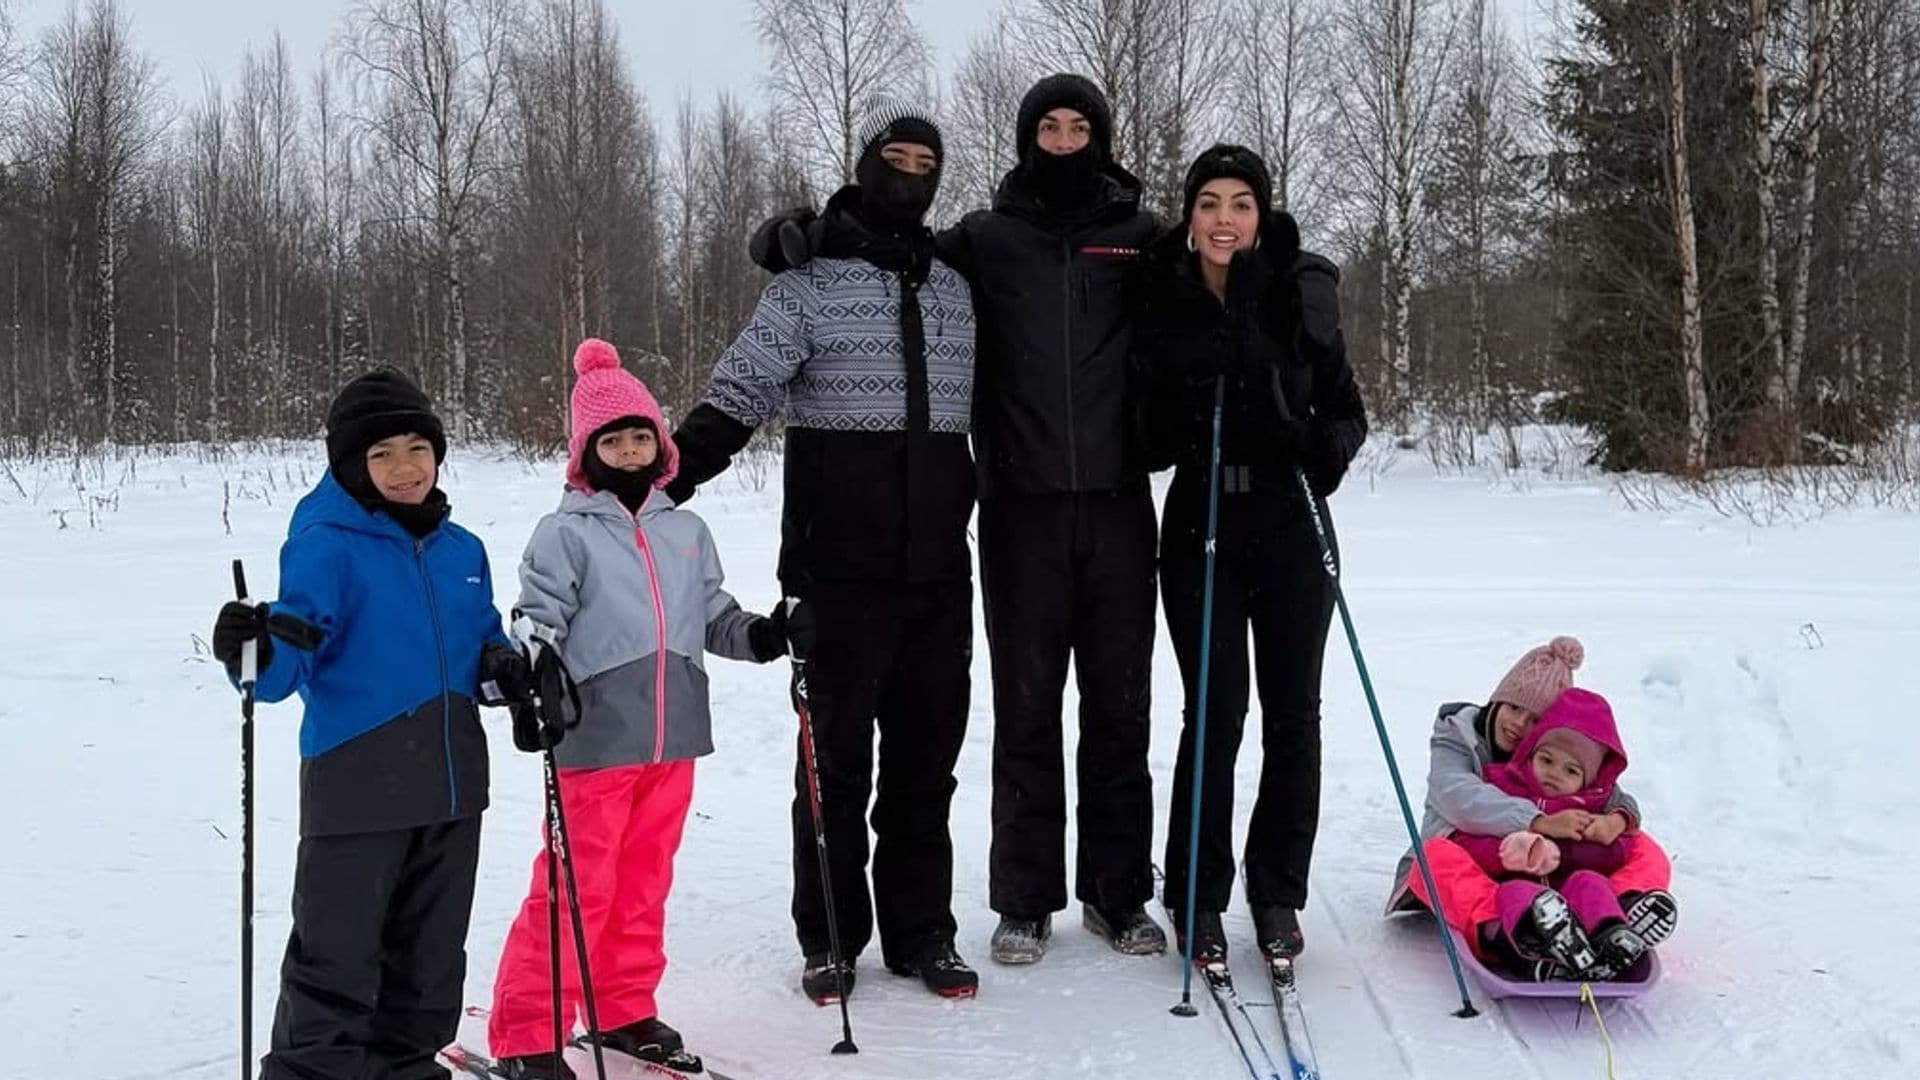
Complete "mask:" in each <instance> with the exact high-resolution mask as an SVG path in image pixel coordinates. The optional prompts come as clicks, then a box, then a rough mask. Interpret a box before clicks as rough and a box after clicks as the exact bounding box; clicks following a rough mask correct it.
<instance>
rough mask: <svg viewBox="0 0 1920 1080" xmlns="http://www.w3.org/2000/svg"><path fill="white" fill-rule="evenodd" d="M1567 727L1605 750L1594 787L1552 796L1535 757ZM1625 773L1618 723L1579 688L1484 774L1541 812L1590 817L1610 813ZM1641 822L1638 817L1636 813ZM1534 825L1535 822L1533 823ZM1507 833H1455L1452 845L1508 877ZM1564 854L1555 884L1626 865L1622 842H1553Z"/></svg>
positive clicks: (1569, 694) (1494, 872)
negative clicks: (1575, 700) (1575, 699)
mask: <svg viewBox="0 0 1920 1080" xmlns="http://www.w3.org/2000/svg"><path fill="white" fill-rule="evenodd" d="M1573 695H1581V696H1584V697H1585V698H1586V699H1588V700H1589V701H1600V702H1601V707H1600V708H1592V707H1584V708H1581V707H1574V708H1569V707H1567V706H1568V698H1569V696H1573ZM1558 728H1566V729H1568V730H1570V731H1573V732H1576V733H1577V734H1580V735H1583V736H1585V737H1586V738H1589V739H1591V740H1593V741H1594V742H1596V743H1598V744H1599V745H1600V747H1601V749H1602V751H1603V754H1602V756H1601V759H1600V768H1599V770H1598V771H1597V773H1596V774H1595V776H1594V777H1593V778H1592V780H1591V782H1589V783H1588V784H1587V786H1586V787H1585V788H1583V789H1581V790H1580V791H1577V792H1574V793H1572V794H1570V795H1554V794H1551V793H1549V792H1548V791H1547V790H1546V789H1545V788H1543V787H1541V785H1540V781H1539V779H1538V778H1537V777H1535V776H1534V773H1533V752H1534V749H1535V748H1536V747H1538V746H1539V745H1540V740H1541V738H1542V737H1543V736H1545V735H1546V734H1547V733H1548V732H1550V731H1553V730H1555V729H1558ZM1626 768H1627V753H1626V750H1624V749H1623V748H1622V747H1621V744H1620V732H1619V728H1618V727H1617V726H1616V725H1615V724H1614V720H1613V713H1612V711H1611V710H1610V709H1608V708H1606V707H1605V703H1604V702H1603V701H1601V699H1600V698H1599V697H1598V695H1595V694H1593V693H1591V692H1590V691H1586V690H1580V689H1578V688H1575V689H1571V690H1568V691H1567V692H1566V693H1565V694H1562V695H1561V697H1560V699H1559V701H1558V702H1556V703H1555V704H1554V705H1553V706H1550V707H1549V708H1548V709H1547V711H1546V713H1545V715H1543V716H1541V717H1540V720H1539V722H1538V723H1536V724H1534V725H1533V727H1532V728H1530V729H1528V731H1527V733H1526V735H1524V736H1522V737H1521V739H1520V742H1519V743H1518V744H1517V745H1516V746H1514V748H1513V754H1512V756H1510V757H1509V758H1507V760H1505V761H1499V762H1492V763H1489V764H1488V765H1487V766H1486V769H1485V773H1484V775H1485V776H1486V780H1487V782H1488V783H1489V784H1492V785H1493V786H1494V787H1496V788H1499V789H1500V790H1501V791H1503V792H1505V793H1506V794H1508V795H1513V796H1516V797H1519V798H1523V799H1526V800H1527V801H1528V802H1529V803H1530V804H1531V805H1532V806H1533V807H1534V808H1535V810H1536V811H1537V812H1538V813H1541V814H1557V813H1559V812H1561V811H1563V810H1585V811H1587V812H1588V813H1593V814H1601V813H1606V812H1607V811H1608V810H1609V809H1610V808H1611V807H1612V806H1613V796H1614V791H1615V790H1616V787H1617V782H1618V780H1619V778H1620V774H1621V773H1623V772H1625V771H1626ZM1634 817H1635V820H1636V821H1637V819H1638V815H1637V814H1634ZM1529 823H1531V819H1529ZM1504 835H1506V834H1504V833H1500V834H1493V833H1485V832H1480V831H1478V830H1475V829H1462V830H1459V831H1458V832H1456V833H1455V834H1454V840H1455V841H1456V842H1457V843H1459V844H1460V846H1461V847H1462V848H1464V849H1465V850H1466V852H1467V853H1468V854H1469V855H1471V856H1473V858H1474V861H1475V862H1478V863H1479V864H1480V867H1481V868H1482V869H1484V870H1486V871H1487V872H1489V873H1491V874H1494V875H1496V876H1498V875H1501V874H1504V873H1506V872H1507V871H1506V869H1505V867H1504V865H1503V864H1502V863H1501V861H1500V841H1501V838H1502V837H1503V836H1504ZM1554 843H1555V845H1556V846H1558V847H1559V849H1560V865H1559V868H1558V869H1557V870H1556V871H1555V872H1554V874H1553V875H1550V876H1549V877H1550V880H1557V879H1558V878H1561V877H1564V876H1565V875H1566V874H1568V873H1571V872H1572V871H1574V870H1597V871H1599V872H1601V873H1612V872H1613V871H1615V870H1618V869H1619V868H1620V866H1621V865H1622V864H1623V863H1624V862H1625V861H1626V851H1625V842H1624V840H1615V841H1614V842H1613V843H1610V844H1596V843H1592V842H1590V841H1585V840H1560V839H1555V841H1554Z"/></svg>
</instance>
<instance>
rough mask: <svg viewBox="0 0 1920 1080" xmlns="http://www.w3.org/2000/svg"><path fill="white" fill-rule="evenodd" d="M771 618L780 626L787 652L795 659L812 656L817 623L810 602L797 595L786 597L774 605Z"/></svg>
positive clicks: (817, 629) (817, 627) (817, 631)
mask: <svg viewBox="0 0 1920 1080" xmlns="http://www.w3.org/2000/svg"><path fill="white" fill-rule="evenodd" d="M772 618H773V623H774V625H776V626H778V627H779V628H780V636H781V637H784V638H785V639H786V641H787V652H788V653H790V654H791V655H792V656H793V658H794V659H795V660H806V659H808V658H810V657H812V656H813V646H814V644H815V640H814V639H815V637H816V636H817V635H818V633H819V623H818V622H816V621H815V620H814V617H813V605H812V604H809V603H807V602H806V601H805V600H801V599H799V598H797V597H788V598H787V599H785V600H782V601H780V603H779V604H778V605H777V606H775V607H774V609H773V616H772Z"/></svg>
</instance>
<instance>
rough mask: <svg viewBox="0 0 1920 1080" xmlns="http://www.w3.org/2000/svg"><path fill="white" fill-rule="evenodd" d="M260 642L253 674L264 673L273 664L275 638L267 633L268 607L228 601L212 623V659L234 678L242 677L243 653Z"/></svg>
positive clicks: (255, 655)
mask: <svg viewBox="0 0 1920 1080" xmlns="http://www.w3.org/2000/svg"><path fill="white" fill-rule="evenodd" d="M249 641H252V642H257V643H258V644H259V648H258V649H257V650H256V651H255V653H254V670H256V671H262V670H265V668H266V666H267V664H268V663H270V662H271V661H272V660H273V638H272V637H271V636H269V635H268V633H267V605H265V604H243V603H241V602H240V601H238V600H229V601H227V602H226V603H224V604H222V605H220V614H219V615H218V616H217V617H216V618H215V619H214V620H213V658H214V659H215V660H218V661H220V662H221V663H222V664H225V665H226V666H227V670H228V671H229V672H232V673H233V677H234V678H236V679H237V678H239V677H240V653H241V651H242V650H243V649H244V648H245V647H246V644H247V642H249Z"/></svg>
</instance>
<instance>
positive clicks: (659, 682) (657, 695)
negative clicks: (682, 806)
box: [633, 503, 667, 764]
mask: <svg viewBox="0 0 1920 1080" xmlns="http://www.w3.org/2000/svg"><path fill="white" fill-rule="evenodd" d="M642 505H643V506H644V505H645V504H644V503H643V504H642ZM633 538H634V540H636V541H637V542H638V543H639V545H640V558H641V559H642V560H644V561H645V562H646V564H647V588H648V591H650V592H652V593H653V628H654V637H655V646H656V647H655V649H654V653H653V760H654V762H655V763H656V764H658V763H659V762H660V761H661V759H662V758H663V757H665V755H666V752H667V609H666V605H664V604H662V603H661V602H660V575H659V573H658V572H657V570H656V569H655V567H654V564H653V546H652V545H650V544H648V543H647V531H646V530H645V529H644V528H642V527H641V526H640V515H639V514H635V515H634V516H633Z"/></svg>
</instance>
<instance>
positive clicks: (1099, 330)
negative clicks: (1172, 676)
mask: <svg viewBox="0 0 1920 1080" xmlns="http://www.w3.org/2000/svg"><path fill="white" fill-rule="evenodd" d="M1016 145H1017V147H1018V150H1019V156H1020V160H1019V163H1018V164H1017V165H1016V166H1015V167H1014V168H1013V169H1012V170H1011V171H1010V172H1008V173H1007V175H1006V177H1005V179H1004V180H1003V181H1002V182H1001V185H1000V189H999V193H998V194H997V196H996V197H995V199H994V205H993V207H992V209H989V210H980V211H976V212H974V213H971V214H968V215H967V216H966V217H965V218H964V219H963V220H962V221H961V222H960V223H959V224H958V225H955V226H953V227H952V228H949V229H947V230H946V231H945V232H943V233H941V234H940V235H939V237H938V238H937V241H936V244H937V250H938V251H939V255H940V258H941V259H942V261H944V262H946V263H947V264H949V265H951V266H953V267H954V268H955V269H956V270H958V271H960V273H961V274H963V275H964V276H965V277H966V278H967V280H968V282H969V283H970V284H971V285H972V286H973V296H974V308H975V313H976V316H977V318H978V320H979V325H978V368H977V371H976V380H977V385H976V392H975V406H974V432H973V434H974V450H975V458H976V459H977V461H978V463H979V468H980V479H981V483H980V576H981V581H982V585H983V592H984V598H985V602H986V616H987V643H988V647H989V649H990V651H991V654H992V661H993V691H994V693H993V704H994V740H993V848H992V856H991V886H990V894H991V897H990V898H991V902H992V905H993V909H994V910H995V911H996V912H998V913H999V914H1000V916H1001V919H1000V924H999V927H998V928H997V929H996V930H995V931H994V935H993V945H992V953H993V958H994V959H995V960H998V961H1000V962H1002V963H1032V962H1034V961H1036V960H1039V959H1040V957H1041V956H1042V955H1043V954H1044V952H1045V951H1046V946H1047V942H1048V939H1049V937H1050V935H1051V930H1052V927H1051V922H1052V914H1053V912H1055V911H1059V910H1062V909H1063V908H1065V907H1066V905H1067V893H1066V821H1067V807H1066V770H1065V765H1064V760H1063V747H1062V743H1063V732H1062V717H1061V714H1062V707H1063V706H1062V698H1063V692H1064V689H1065V685H1066V678H1067V663H1068V659H1069V657H1070V656H1071V657H1072V658H1073V661H1074V668H1075V672H1076V675H1077V681H1078V684H1079V691H1080V739H1079V752H1078V755H1077V774H1078V781H1079V796H1080V798H1079V806H1078V807H1077V818H1078V823H1079V847H1078V853H1077V858H1076V860H1075V862H1076V869H1075V875H1074V894H1075V896H1077V897H1078V898H1079V899H1080V900H1081V901H1082V903H1083V904H1084V915H1083V918H1084V922H1085V924H1086V925H1087V927H1088V928H1089V929H1091V930H1093V931H1094V932H1095V933H1098V934H1100V935H1101V936H1102V937H1104V938H1106V939H1107V940H1108V941H1109V942H1110V943H1111V944H1112V945H1113V947H1114V948H1116V949H1118V950H1120V951H1122V952H1126V953H1135V954H1149V953H1157V952H1161V951H1163V950H1164V949H1165V948H1166V935H1165V934H1164V933H1163V932H1162V931H1161V929H1160V927H1159V926H1157V925H1156V924H1155V923H1154V922H1153V920H1152V919H1151V918H1150V917H1149V916H1148V915H1147V913H1146V910H1145V906H1144V905H1145V903H1146V901H1147V900H1148V898H1150V897H1151V896H1152V888H1153V883H1152V876H1151V869H1150V867H1151V851H1150V846H1151V843H1152V834H1153V780H1152V776H1151V774H1150V773H1149V771H1148V768H1147V743H1148V713H1149V702H1148V696H1149V689H1150V686H1151V681H1152V662H1153V635H1154V590H1155V583H1154V547H1155V526H1154V513H1153V504H1152V501H1151V496H1150V494H1149V491H1148V487H1147V480H1146V473H1145V470H1144V469H1143V468H1142V463H1141V462H1140V461H1138V460H1136V455H1135V453H1134V450H1133V447H1132V446H1131V443H1130V440H1129V439H1128V430H1129V425H1128V400H1127V390H1128V385H1127V384H1128V375H1127V373H1128V368H1129V365H1128V350H1129V348H1130V336H1131V335H1130V318H1129V313H1128V304H1127V288H1126V283H1127V279H1128V277H1129V276H1130V274H1131V273H1132V271H1133V266H1134V263H1135V262H1136V261H1137V260H1138V259H1139V258H1140V255H1141V252H1142V250H1143V249H1145V248H1146V247H1147V245H1148V243H1149V242H1150V240H1151V239H1152V237H1153V235H1154V232H1155V229H1156V225H1155V223H1154V221H1153V218H1152V217H1151V215H1149V214H1147V213H1146V212H1145V211H1143V210H1142V209H1141V208H1140V183H1139V181H1138V180H1136V179H1135V178H1134V177H1133V176H1132V175H1130V174H1129V173H1128V172H1127V171H1126V170H1125V169H1122V168H1121V167H1120V166H1119V165H1117V164H1116V163H1115V162H1114V161H1113V157H1112V121H1111V112H1110V110H1109V108H1108V105H1107V101H1106V99H1105V97H1103V96H1102V95H1101V93H1100V91H1099V90H1098V88H1096V87H1095V86H1094V85H1093V84H1092V83H1091V82H1089V81H1087V80H1086V79H1084V78H1081V77H1079V76H1077V75H1054V76H1050V77H1048V78H1046V79H1042V80H1041V81H1040V82H1039V83H1037V84H1035V86H1034V87H1033V88H1032V89H1031V90H1030V91H1029V92H1028V93H1027V95H1026V97H1025V99H1024V100H1023V101H1022V102H1021V105H1020V113H1019V128H1018V131H1017V133H1016ZM819 235H820V233H819V227H818V226H817V225H815V224H813V223H812V215H811V213H810V212H801V213H799V214H789V215H785V216H782V217H780V218H776V219H774V220H772V221H769V222H767V223H766V224H765V225H764V226H762V228H761V231H760V233H759V235H757V236H756V237H755V240H754V244H753V255H754V258H755V260H756V261H757V262H759V263H760V265H762V266H763V267H766V268H767V269H769V270H774V271H779V270H782V269H786V268H787V267H788V266H790V265H792V264H794V263H796V262H800V261H804V260H805V259H807V258H809V257H810V256H811V254H812V249H813V248H814V247H815V246H816V244H817V241H818V239H819ZM776 240H777V241H779V242H776Z"/></svg>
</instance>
